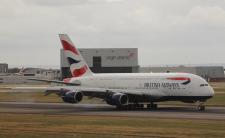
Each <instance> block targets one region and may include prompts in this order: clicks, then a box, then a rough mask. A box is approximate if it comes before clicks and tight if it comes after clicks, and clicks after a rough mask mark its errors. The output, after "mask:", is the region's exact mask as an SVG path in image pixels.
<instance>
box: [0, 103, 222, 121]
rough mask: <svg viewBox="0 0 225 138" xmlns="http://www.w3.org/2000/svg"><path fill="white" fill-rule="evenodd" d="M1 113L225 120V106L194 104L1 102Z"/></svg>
mask: <svg viewBox="0 0 225 138" xmlns="http://www.w3.org/2000/svg"><path fill="white" fill-rule="evenodd" d="M0 113H9V114H50V115H75V116H76V115H80V116H116V117H151V118H175V119H176V118H177V119H209V120H225V107H206V110H205V111H197V110H196V108H195V107H194V106H175V105H159V108H158V109H157V110H148V109H144V110H129V111H127V110H117V109H116V108H115V107H114V106H110V105H106V104H67V103H30V102H0Z"/></svg>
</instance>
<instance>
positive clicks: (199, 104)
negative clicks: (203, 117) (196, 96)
mask: <svg viewBox="0 0 225 138" xmlns="http://www.w3.org/2000/svg"><path fill="white" fill-rule="evenodd" d="M197 110H198V111H204V110H205V105H204V102H200V101H199V102H198V103H197Z"/></svg>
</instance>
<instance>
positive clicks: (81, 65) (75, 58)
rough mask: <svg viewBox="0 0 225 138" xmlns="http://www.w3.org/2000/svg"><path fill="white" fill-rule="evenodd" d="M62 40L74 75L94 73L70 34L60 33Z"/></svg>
mask: <svg viewBox="0 0 225 138" xmlns="http://www.w3.org/2000/svg"><path fill="white" fill-rule="evenodd" d="M59 38H60V41H61V43H62V46H63V49H64V53H65V56H66V59H67V61H68V63H69V65H70V71H71V74H72V76H73V77H81V76H82V77H83V76H88V75H92V74H93V73H92V72H91V70H90V68H89V67H88V65H87V63H86V62H85V60H84V58H83V57H82V55H81V54H80V52H79V50H77V49H76V47H75V45H74V44H73V43H72V41H71V40H70V38H69V37H68V35H66V34H59Z"/></svg>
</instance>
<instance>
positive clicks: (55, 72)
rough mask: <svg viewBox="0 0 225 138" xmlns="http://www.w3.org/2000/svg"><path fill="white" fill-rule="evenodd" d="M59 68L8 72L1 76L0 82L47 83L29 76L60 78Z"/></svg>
mask: <svg viewBox="0 0 225 138" xmlns="http://www.w3.org/2000/svg"><path fill="white" fill-rule="evenodd" d="M60 77H61V73H60V70H59V69H41V68H25V69H24V71H23V73H22V74H19V73H8V74H5V75H4V74H3V75H1V76H0V83H4V84H46V83H45V82H40V81H31V80H28V79H29V78H35V79H46V80H59V79H60Z"/></svg>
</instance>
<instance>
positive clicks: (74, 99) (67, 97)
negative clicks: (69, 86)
mask: <svg viewBox="0 0 225 138" xmlns="http://www.w3.org/2000/svg"><path fill="white" fill-rule="evenodd" d="M62 99H63V101H64V102H66V103H78V102H80V101H81V100H82V99H83V93H82V92H74V91H68V92H66V93H65V94H64V95H63V96H62Z"/></svg>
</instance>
